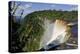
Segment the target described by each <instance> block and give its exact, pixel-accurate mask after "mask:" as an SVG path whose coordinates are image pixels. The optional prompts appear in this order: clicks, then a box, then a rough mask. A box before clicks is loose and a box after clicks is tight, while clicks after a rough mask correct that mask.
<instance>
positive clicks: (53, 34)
mask: <svg viewBox="0 0 80 54" xmlns="http://www.w3.org/2000/svg"><path fill="white" fill-rule="evenodd" d="M44 28H45V32H44V35H43V36H42V39H41V43H40V48H41V47H44V48H46V46H47V45H49V44H51V43H53V44H54V45H59V44H61V43H64V42H66V41H67V40H68V38H69V37H70V33H68V30H69V27H68V26H67V22H66V21H64V20H58V19H56V20H55V21H54V22H53V23H51V22H50V21H49V20H46V21H45V26H44ZM67 34H68V35H67Z"/></svg>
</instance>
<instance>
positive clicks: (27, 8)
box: [15, 2, 78, 16]
mask: <svg viewBox="0 0 80 54" xmlns="http://www.w3.org/2000/svg"><path fill="white" fill-rule="evenodd" d="M19 3H21V4H20V6H19V8H18V9H17V11H16V14H15V15H16V16H19V15H20V13H21V10H22V9H24V13H23V14H24V15H23V16H25V15H27V14H29V13H31V12H34V11H39V10H53V9H55V10H63V11H71V10H77V9H78V6H77V5H71V4H70V5H69V4H55V3H53V4H52V3H50V4H48V3H34V2H33V3H31V2H16V4H19Z"/></svg>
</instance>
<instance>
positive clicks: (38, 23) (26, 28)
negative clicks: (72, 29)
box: [17, 10, 77, 51]
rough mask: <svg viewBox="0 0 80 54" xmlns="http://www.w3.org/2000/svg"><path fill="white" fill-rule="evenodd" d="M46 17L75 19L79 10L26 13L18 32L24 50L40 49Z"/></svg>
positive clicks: (49, 18)
mask: <svg viewBox="0 0 80 54" xmlns="http://www.w3.org/2000/svg"><path fill="white" fill-rule="evenodd" d="M45 19H48V20H51V21H55V20H56V19H62V20H66V21H75V20H77V11H56V10H44V11H36V12H33V13H30V14H28V15H26V16H25V18H24V20H23V21H22V24H21V26H20V28H19V29H18V32H17V34H18V35H19V41H20V44H19V45H20V46H21V47H22V51H36V50H39V45H40V40H41V37H42V35H43V33H44V31H45V30H44V28H43V25H44V20H45Z"/></svg>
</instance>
